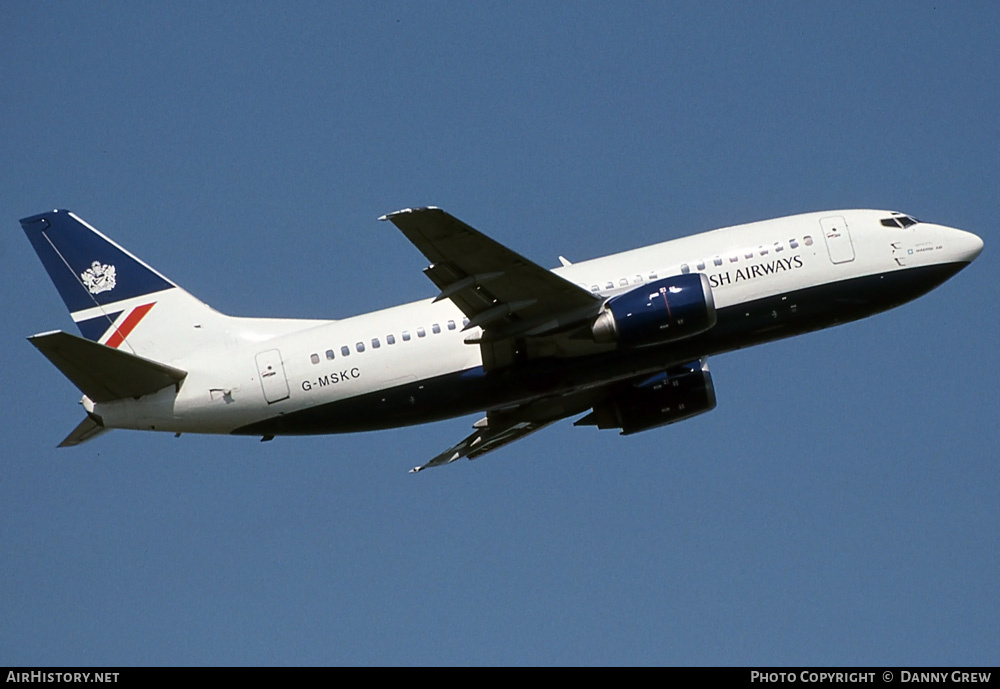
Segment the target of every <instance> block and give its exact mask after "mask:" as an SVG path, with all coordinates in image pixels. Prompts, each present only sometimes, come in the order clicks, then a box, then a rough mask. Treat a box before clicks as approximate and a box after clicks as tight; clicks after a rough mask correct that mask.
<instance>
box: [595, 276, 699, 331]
mask: <svg viewBox="0 0 1000 689" xmlns="http://www.w3.org/2000/svg"><path fill="white" fill-rule="evenodd" d="M715 320H716V315H715V299H714V298H713V297H712V287H711V285H709V282H708V276H706V275H705V274H704V273H688V274H687V275H675V276H673V277H669V278H663V279H662V280H655V281H653V282H649V283H647V284H645V285H641V286H639V287H636V288H635V289H633V290H631V291H629V292H626V293H625V294H622V295H619V296H617V297H615V298H613V299H609V300H608V302H607V303H606V304H605V305H604V311H602V312H601V314H600V315H599V316H598V317H597V319H596V320H595V321H594V324H593V326H591V331H592V333H593V336H594V341H595V342H617V343H618V344H620V345H623V346H626V347H635V346H639V345H649V344H661V343H664V342H673V341H675V340H681V339H684V338H685V337H691V336H692V335H697V334H698V333H703V332H705V331H706V330H708V329H709V328H711V327H712V326H713V325H715Z"/></svg>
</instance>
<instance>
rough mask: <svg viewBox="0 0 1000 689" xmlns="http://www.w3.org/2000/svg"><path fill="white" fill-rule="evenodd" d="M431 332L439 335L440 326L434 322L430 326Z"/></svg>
mask: <svg viewBox="0 0 1000 689" xmlns="http://www.w3.org/2000/svg"><path fill="white" fill-rule="evenodd" d="M431 332H432V333H434V334H435V335H439V334H440V333H441V326H440V325H438V324H437V323H435V324H434V325H432V326H431Z"/></svg>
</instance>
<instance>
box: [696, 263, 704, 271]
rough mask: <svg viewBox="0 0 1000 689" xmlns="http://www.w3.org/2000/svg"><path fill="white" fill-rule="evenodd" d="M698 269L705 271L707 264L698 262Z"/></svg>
mask: <svg viewBox="0 0 1000 689" xmlns="http://www.w3.org/2000/svg"><path fill="white" fill-rule="evenodd" d="M697 268H698V270H705V262H704V261H698V266H697Z"/></svg>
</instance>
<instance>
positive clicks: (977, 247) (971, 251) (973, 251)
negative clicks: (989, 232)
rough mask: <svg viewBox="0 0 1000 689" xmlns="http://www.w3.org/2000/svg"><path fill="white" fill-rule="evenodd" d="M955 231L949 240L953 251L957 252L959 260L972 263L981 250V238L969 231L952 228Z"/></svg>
mask: <svg viewBox="0 0 1000 689" xmlns="http://www.w3.org/2000/svg"><path fill="white" fill-rule="evenodd" d="M953 232H954V233H955V234H954V235H953V238H952V240H951V243H952V245H953V247H954V251H955V253H956V254H958V259H959V260H960V261H965V262H967V263H972V262H973V261H974V260H976V257H977V256H979V254H981V253H982V251H983V240H982V239H980V238H979V237H978V236H977V235H974V234H972V233H971V232H965V231H964V230H953Z"/></svg>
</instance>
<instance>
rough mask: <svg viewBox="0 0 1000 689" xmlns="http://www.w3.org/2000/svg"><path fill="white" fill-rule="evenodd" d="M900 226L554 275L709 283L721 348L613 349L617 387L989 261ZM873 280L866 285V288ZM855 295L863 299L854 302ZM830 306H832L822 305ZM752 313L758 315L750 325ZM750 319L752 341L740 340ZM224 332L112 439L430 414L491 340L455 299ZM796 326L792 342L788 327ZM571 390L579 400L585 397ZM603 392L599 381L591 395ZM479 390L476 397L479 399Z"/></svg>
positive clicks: (715, 241) (742, 233) (679, 248)
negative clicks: (427, 390) (430, 397)
mask: <svg viewBox="0 0 1000 689" xmlns="http://www.w3.org/2000/svg"><path fill="white" fill-rule="evenodd" d="M891 217H893V215H892V214H891V213H890V212H886V211H874V210H850V211H831V212H824V213H811V214H805V215H797V216H791V217H786V218H780V219H777V220H769V221H764V222H757V223H751V224H747V225H739V226H735V227H728V228H723V229H719V230H714V231H712V232H706V233H703V234H698V235H694V236H691V237H685V238H682V239H676V240H672V241H667V242H663V243H660V244H655V245H652V246H648V247H643V248H639V249H634V250H631V251H625V252H622V253H619V254H614V255H611V256H605V257H602V258H597V259H593V260H589V261H582V262H580V263H575V264H572V265H566V266H563V267H560V268H556V269H555V270H554V271H553V272H554V273H555V274H557V275H559V276H561V277H562V278H564V279H565V280H568V281H570V282H572V283H575V284H577V285H579V286H580V287H582V288H584V289H585V290H587V291H590V292H593V293H595V294H599V295H600V296H601V297H603V298H605V299H607V298H611V297H615V296H617V295H619V294H623V293H625V292H627V291H629V290H633V289H636V288H637V287H639V286H641V285H642V284H643V283H645V282H649V281H651V280H656V279H660V278H665V277H668V276H671V275H678V274H681V273H686V272H692V273H704V274H705V275H707V276H708V278H709V281H710V284H711V286H712V293H713V296H714V299H715V306H716V309H717V311H718V312H719V313H720V318H721V317H722V316H721V315H724V316H725V318H724V319H723V320H720V323H719V325H718V326H717V327H718V328H719V333H720V339H716V340H713V339H712V338H713V334H712V331H709V332H708V333H706V335H705V336H702V337H701V338H700V339H698V340H697V341H695V342H693V343H691V347H695V349H690V348H688V347H685V346H681V345H680V344H678V345H664V346H662V347H661V348H660V349H659V350H658V354H657V355H656V356H647V357H633V359H634V360H635V361H636V363H635V366H634V368H629V366H627V365H625V364H623V363H622V362H621V361H620V360H616V359H615V349H614V346H613V345H609V346H607V347H606V348H605V350H603V352H602V354H601V356H602V357H603V358H602V359H601V361H606V362H615V366H613V367H609V369H608V376H609V377H610V379H611V380H614V379H618V378H625V377H627V376H629V375H633V376H634V375H638V374H641V373H643V372H644V371H645V370H647V369H655V368H656V366H657V364H655V363H651V361H652V360H655V359H656V358H657V357H659V358H660V359H661V360H662V361H669V360H671V359H672V357H673V354H672V352H671V347H673V349H674V350H677V351H678V354H677V356H682V357H687V356H690V355H691V354H692V353H694V352H700V354H695V355H694V356H693V357H692V358H695V359H696V358H698V356H707V355H709V354H714V353H717V352H718V351H726V350H730V349H733V348H736V347H739V346H744V344H753V343H756V342H759V341H765V340H767V339H775V338H777V337H784V336H787V335H790V334H795V333H796V332H804V331H805V330H812V329H816V328H817V327H826V326H829V325H833V324H835V323H837V322H842V321H844V320H850V319H852V318H858V317H862V316H865V315H870V314H871V313H875V312H877V311H880V310H883V309H885V308H889V307H891V306H894V305H896V304H897V303H901V302H902V301H905V300H907V299H910V298H913V297H915V296H918V295H919V294H922V293H923V292H926V291H927V290H929V289H931V288H932V287H934V286H935V285H936V284H939V283H940V282H942V281H943V279H946V278H947V277H948V276H949V275H950V274H952V273H953V272H956V271H957V269H958V268H957V267H956V268H955V271H951V272H948V270H947V267H948V266H952V265H954V266H959V265H964V264H965V263H968V262H969V261H971V260H972V258H974V257H975V255H976V254H978V252H979V250H980V249H981V247H982V243H981V241H980V240H979V239H978V238H977V237H975V235H971V234H969V233H966V232H962V231H960V230H955V229H952V228H947V227H942V226H939V225H932V224H928V223H915V224H912V223H911V224H909V226H907V227H902V226H900V225H903V224H904V223H903V222H902V221H900V222H899V223H898V225H893V226H886V225H885V224H884V222H883V221H884V220H885V219H887V218H891ZM898 217H906V216H898ZM938 268H941V270H937V269H938ZM901 275H911V276H913V278H912V280H911V281H910V282H912V284H910V283H909V282H908V283H906V287H905V289H904V288H903V287H900V285H902V284H903V283H902V282H901V281H900V280H899V279H896V280H893V276H901ZM862 278H863V279H865V282H863V283H860V282H857V283H856V282H855V281H857V280H859V279H862ZM882 280H887V281H889V282H891V283H892V284H893V285H895V287H893V289H894V290H895V291H894V292H893V293H892V296H887V297H886V298H885V299H884V300H882V299H881V298H880V297H879V296H878V295H877V294H872V298H871V300H870V302H868V303H866V304H865V305H863V306H860V307H857V306H855V307H851V308H846V310H845V307H844V306H843V305H841V304H839V303H838V301H837V299H835V298H832V295H836V294H837V290H839V289H841V287H840V286H843V288H844V289H845V290H849V289H859V288H860V285H862V284H863V285H864V289H865V290H867V292H877V291H878V290H877V289H874V290H873V286H877V285H878V284H879V282H880V281H882ZM921 281H926V284H923V283H922V282H921ZM889 282H887V283H886V284H889ZM855 284H856V285H858V286H859V287H854V288H852V287H851V285H855ZM820 288H822V289H820ZM867 292H866V293H867ZM820 300H822V301H824V302H829V303H817V302H818V301H820ZM744 306H747V308H748V309H749V310H747V311H746V312H745V316H744V314H743V312H742V311H741V309H742V308H743V307H744ZM751 306H752V308H751ZM754 309H756V311H754ZM772 312H773V319H774V323H775V330H774V332H773V334H769V333H768V332H767V327H768V326H767V322H766V319H767V318H770V315H769V314H771V313H772ZM804 313H808V314H809V320H808V321H802V322H801V323H798V322H797V321H796V318H797V317H799V314H804ZM744 317H745V318H746V324H747V337H746V339H745V341H744V340H743V339H741V335H740V329H741V327H742V326H741V320H740V319H741V318H744ZM220 318H224V319H225V320H224V321H221V322H223V323H224V326H219V327H225V329H226V337H225V338H224V342H225V344H224V345H223V346H221V347H220V346H219V345H217V344H216V345H213V346H211V347H201V348H198V347H194V348H193V350H192V351H190V352H186V353H185V354H184V356H183V357H181V358H179V359H176V360H172V361H166V362H164V363H168V364H170V365H173V366H177V367H178V368H182V369H184V370H185V371H187V372H188V376H187V378H186V379H185V380H184V381H183V384H182V385H180V386H179V389H174V388H173V387H171V388H167V389H164V390H161V391H160V392H158V393H156V394H153V395H148V396H145V397H141V398H140V399H138V400H134V399H125V400H117V401H113V402H107V403H102V404H97V405H94V404H93V403H90V402H89V400H85V404H87V405H88V411H91V412H93V413H95V414H97V415H98V416H100V418H101V419H103V422H104V424H105V426H106V427H109V428H134V429H145V430H149V429H153V430H163V431H172V432H202V433H232V432H234V431H236V432H240V431H239V429H242V428H246V427H255V426H254V424H260V423H264V422H267V421H268V420H271V419H277V418H279V417H288V418H295V415H296V414H300V413H302V412H304V411H305V410H309V409H312V408H316V407H324V408H329V409H330V410H331V414H332V413H334V410H335V413H336V414H338V415H342V414H350V413H351V409H352V407H351V400H355V399H361V398H364V399H365V400H366V404H367V405H368V408H369V409H371V408H372V405H376V406H377V404H378V403H379V400H380V399H382V398H380V395H381V394H383V393H384V399H382V401H383V402H385V404H386V405H390V404H398V403H399V401H398V399H397V398H398V394H397V395H396V397H392V395H390V394H389V393H390V392H391V391H396V392H398V391H400V390H405V391H407V392H406V393H405V395H406V396H408V399H410V400H411V403H412V404H414V405H418V404H420V403H421V402H420V398H419V392H420V391H422V390H423V388H422V383H423V382H424V381H427V382H428V383H427V384H428V385H431V384H432V383H433V384H439V383H440V382H441V381H448V382H447V384H449V385H461V380H462V379H461V376H460V375H459V374H461V373H462V372H469V375H470V376H474V374H475V372H477V371H479V372H480V375H481V368H482V366H483V356H482V354H481V349H480V346H479V345H477V344H475V343H472V344H469V343H466V339H467V338H469V337H470V336H475V335H477V334H478V332H479V329H478V328H472V329H470V330H466V331H463V327H464V315H463V313H462V312H461V311H460V310H459V309H458V308H457V307H456V306H455V305H454V304H453V303H452V302H451V301H450V300H449V299H443V300H441V301H437V302H434V301H432V300H430V299H427V300H424V301H417V302H413V303H409V304H404V305H401V306H396V307H393V308H389V309H384V310H381V311H376V312H373V313H367V314H362V315H359V316H355V317H352V318H347V319H343V320H337V321H325V322H324V321H319V322H317V321H308V322H306V321H302V322H296V321H265V320H259V319H240V318H228V317H220ZM762 319H764V320H762ZM785 324H788V329H786V330H782V329H781V328H779V327H778V326H780V325H785ZM589 344H590V346H593V345H592V343H589ZM697 347H702V348H704V351H702V350H699V349H697ZM689 349H690V351H689ZM620 358H621V357H619V359H620ZM550 359H551V360H552V361H557V362H561V363H562V364H564V365H565V367H566V370H569V369H570V368H572V366H573V361H575V360H574V358H573V356H572V353H571V352H569V351H564V350H559V349H557V350H554V351H553V352H551V357H550ZM584 359H585V358H584ZM580 363H581V365H582V364H584V363H585V361H584V360H582V359H581V360H580ZM269 367H270V368H269ZM569 378H572V377H568V378H567V382H566V383H565V385H567V386H570V385H580V384H582V383H580V382H579V380H578V379H576V378H573V380H572V381H570V380H569ZM594 380H595V379H594V378H593V376H591V377H590V378H588V379H587V381H588V382H587V383H586V384H594ZM555 385H558V383H556V384H555ZM478 389H479V388H475V387H473V388H469V391H470V392H469V394H470V396H472V395H474V394H475V391H476V390H478ZM550 391H551V390H550ZM394 394H395V393H394ZM532 394H534V393H533V392H529V391H528V390H524V391H522V392H519V391H517V390H513V389H510V390H505V391H501V392H497V395H498V397H497V398H498V399H504V400H508V399H509V400H518V399H521V400H523V399H529V398H530V397H531V395H532ZM466 402H467V404H465V405H464V406H463V405H461V404H456V403H452V404H451V406H449V407H448V412H447V413H445V414H444V415H453V413H467V412H472V411H475V410H477V409H479V410H481V409H484V408H487V407H488V404H489V403H488V401H486V400H478V399H473V398H470V399H468V400H466ZM431 404H432V402H430V401H428V402H427V405H431ZM338 405H339V406H338ZM465 407H467V409H466V408H465ZM394 409H395V408H394ZM422 412H425V413H422ZM369 413H370V412H369ZM393 413H395V412H393ZM440 416H441V414H440V413H438V412H436V411H435V410H434V409H430V408H428V409H424V410H422V411H421V410H418V411H415V412H414V413H413V414H411V415H410V416H408V417H406V418H407V420H405V421H402V422H401V423H416V422H419V421H420V420H428V419H433V418H440ZM393 418H395V417H393ZM400 418H402V417H400ZM385 425H398V424H394V423H385V424H379V423H374V424H369V426H370V427H373V428H374V427H384V426H385ZM369 426H366V425H365V424H364V423H363V422H359V424H358V426H357V427H355V426H350V425H348V426H344V425H343V424H338V423H337V420H336V419H331V425H330V428H329V430H330V431H334V432H336V431H338V430H343V429H344V428H348V429H349V430H360V429H363V428H364V427H369ZM302 429H303V430H301V431H294V432H321V429H320V428H319V427H317V426H316V423H315V421H313V422H311V425H304V426H302ZM264 433H266V431H265V432H262V434H264Z"/></svg>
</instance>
